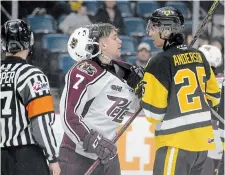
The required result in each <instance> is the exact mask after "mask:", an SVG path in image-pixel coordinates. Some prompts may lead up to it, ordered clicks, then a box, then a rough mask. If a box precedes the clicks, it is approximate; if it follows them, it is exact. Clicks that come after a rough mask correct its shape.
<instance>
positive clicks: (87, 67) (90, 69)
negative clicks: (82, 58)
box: [77, 62, 97, 76]
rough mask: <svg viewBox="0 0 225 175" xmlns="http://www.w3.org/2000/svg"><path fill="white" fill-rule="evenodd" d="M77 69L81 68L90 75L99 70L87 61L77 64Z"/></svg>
mask: <svg viewBox="0 0 225 175" xmlns="http://www.w3.org/2000/svg"><path fill="white" fill-rule="evenodd" d="M77 69H78V70H80V71H81V72H84V73H86V74H88V75H90V76H93V75H94V74H95V73H96V72H97V69H96V68H95V67H94V66H92V65H91V64H89V63H87V62H83V63H81V64H79V65H78V66H77Z"/></svg>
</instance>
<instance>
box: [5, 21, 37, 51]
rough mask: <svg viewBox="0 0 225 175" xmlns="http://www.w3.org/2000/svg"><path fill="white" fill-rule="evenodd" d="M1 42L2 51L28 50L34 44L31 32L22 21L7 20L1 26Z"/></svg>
mask: <svg viewBox="0 0 225 175" xmlns="http://www.w3.org/2000/svg"><path fill="white" fill-rule="evenodd" d="M1 44H2V50H3V51H4V52H9V53H16V52H18V51H22V50H30V49H31V46H32V45H33V44H34V37H33V33H32V32H31V30H30V27H29V26H28V25H27V24H26V23H25V22H24V21H22V20H20V19H16V20H9V21H7V22H5V24H4V25H3V26H2V28H1Z"/></svg>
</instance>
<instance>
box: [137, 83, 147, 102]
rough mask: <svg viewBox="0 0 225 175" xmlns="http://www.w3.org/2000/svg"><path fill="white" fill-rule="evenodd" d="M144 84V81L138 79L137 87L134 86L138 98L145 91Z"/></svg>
mask: <svg viewBox="0 0 225 175" xmlns="http://www.w3.org/2000/svg"><path fill="white" fill-rule="evenodd" d="M145 84H146V82H145V81H140V82H139V83H138V84H137V87H136V88H135V95H137V96H138V98H139V99H140V98H142V96H143V94H144V92H145Z"/></svg>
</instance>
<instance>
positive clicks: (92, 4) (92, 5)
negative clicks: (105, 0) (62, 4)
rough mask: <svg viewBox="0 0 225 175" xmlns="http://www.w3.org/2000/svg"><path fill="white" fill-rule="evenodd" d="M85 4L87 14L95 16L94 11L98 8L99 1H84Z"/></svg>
mask: <svg viewBox="0 0 225 175" xmlns="http://www.w3.org/2000/svg"><path fill="white" fill-rule="evenodd" d="M85 6H86V7H87V14H88V15H90V16H95V14H96V12H97V11H98V9H99V6H100V3H99V1H95V0H92V1H86V2H85Z"/></svg>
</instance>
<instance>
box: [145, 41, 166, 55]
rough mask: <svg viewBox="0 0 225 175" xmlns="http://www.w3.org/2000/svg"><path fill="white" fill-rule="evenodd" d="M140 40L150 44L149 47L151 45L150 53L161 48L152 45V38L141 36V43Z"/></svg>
mask: <svg viewBox="0 0 225 175" xmlns="http://www.w3.org/2000/svg"><path fill="white" fill-rule="evenodd" d="M142 42H144V43H148V44H149V45H150V47H151V53H152V54H153V53H156V52H160V51H162V49H161V48H156V47H155V46H154V43H153V40H151V39H150V38H149V37H143V38H142V39H141V43H142Z"/></svg>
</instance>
